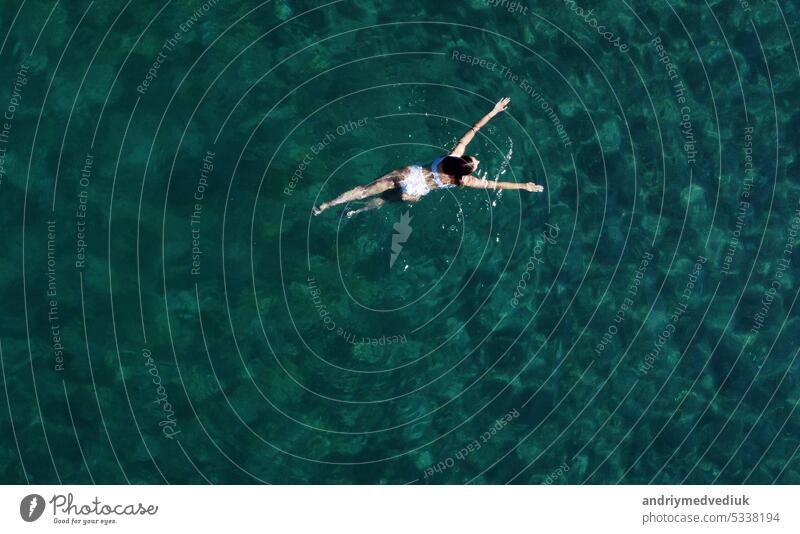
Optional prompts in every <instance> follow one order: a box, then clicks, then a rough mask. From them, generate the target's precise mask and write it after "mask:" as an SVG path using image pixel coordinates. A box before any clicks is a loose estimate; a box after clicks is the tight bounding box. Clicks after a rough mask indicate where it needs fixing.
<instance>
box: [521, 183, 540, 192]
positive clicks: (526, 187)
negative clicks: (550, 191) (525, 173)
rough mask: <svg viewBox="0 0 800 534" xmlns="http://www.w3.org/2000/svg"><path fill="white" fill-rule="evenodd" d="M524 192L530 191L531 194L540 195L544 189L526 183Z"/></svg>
mask: <svg viewBox="0 0 800 534" xmlns="http://www.w3.org/2000/svg"><path fill="white" fill-rule="evenodd" d="M525 190H526V191H530V192H531V193H541V192H542V191H544V187H543V186H541V185H537V184H535V183H533V182H528V183H526V184H525Z"/></svg>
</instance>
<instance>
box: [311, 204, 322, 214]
mask: <svg viewBox="0 0 800 534" xmlns="http://www.w3.org/2000/svg"><path fill="white" fill-rule="evenodd" d="M311 213H313V214H314V215H315V216H316V215H319V214H320V213H322V210H321V209H319V208H318V207H316V206H314V207H313V208H311Z"/></svg>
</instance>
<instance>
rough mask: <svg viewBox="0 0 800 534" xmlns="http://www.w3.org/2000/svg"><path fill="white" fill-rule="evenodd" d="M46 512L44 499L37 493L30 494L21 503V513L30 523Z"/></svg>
mask: <svg viewBox="0 0 800 534" xmlns="http://www.w3.org/2000/svg"><path fill="white" fill-rule="evenodd" d="M42 512H44V499H43V498H42V496H41V495H37V494H35V493H33V494H31V495H28V496H27V497H25V498H24V499H22V502H21V503H20V504H19V515H20V516H22V519H24V520H25V521H27V522H28V523H33V522H34V521H36V520H37V519H39V518H40V517H42Z"/></svg>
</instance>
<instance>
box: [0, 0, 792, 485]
mask: <svg viewBox="0 0 800 534" xmlns="http://www.w3.org/2000/svg"><path fill="white" fill-rule="evenodd" d="M588 10H589V8H588V4H587V6H582V5H581V3H574V2H552V3H549V4H547V5H537V4H534V3H511V2H495V1H492V2H484V1H477V0H473V1H470V2H463V3H443V2H427V3H426V2H422V1H405V2H399V1H392V2H376V1H375V0H369V1H368V0H345V1H334V2H330V3H326V4H315V3H311V2H304V1H288V2H282V1H279V2H275V1H273V2H264V3H256V2H246V3H245V2H227V1H222V0H220V1H219V2H214V1H213V0H209V1H208V2H206V3H205V4H204V3H202V2H198V1H173V2H167V3H165V4H161V3H159V2H142V3H139V2H137V3H130V2H129V3H124V2H94V3H91V2H85V1H80V2H78V1H76V2H58V3H55V2H50V1H47V2H45V1H38V0H28V1H19V0H14V1H6V2H3V3H1V4H0V36H2V37H0V39H2V41H0V42H1V43H2V44H0V58H2V61H1V62H0V72H2V76H0V81H1V82H2V83H0V108H2V110H3V113H6V116H5V118H4V120H3V122H1V123H0V150H2V152H1V153H0V157H2V160H0V161H1V162H2V165H3V167H2V171H3V173H2V175H0V176H1V180H2V181H0V205H2V209H0V217H2V225H3V226H2V227H3V230H4V231H3V237H2V239H3V243H4V247H3V249H4V251H5V252H4V253H3V254H2V255H1V256H0V289H1V290H2V294H1V296H2V302H3V307H2V312H0V317H2V321H0V348H1V349H2V350H1V353H0V363H2V379H3V384H4V389H3V391H2V392H0V404H2V406H0V431H1V432H2V433H1V434H0V435H2V438H3V447H2V449H0V451H1V452H0V454H2V457H0V474H1V478H0V480H2V482H4V483H26V482H30V483H37V484H41V483H57V482H63V483H92V482H96V483H126V482H130V483H166V482H169V483H258V482H268V483H306V482H314V483H393V484H399V483H408V482H412V483H419V484H439V483H451V484H455V483H467V482H472V483H498V484H499V483H506V482H511V483H526V484H539V483H546V484H549V483H554V484H580V483H591V484H611V483H726V484H737V483H764V484H766V483H780V484H786V483H798V482H800V464H799V463H798V459H797V452H798V438H800V429H799V428H798V420H799V419H798V418H799V417H800V413H798V411H797V410H796V407H797V404H798V402H800V382H798V369H799V368H800V363H798V359H797V355H798V347H799V345H798V337H797V336H798V329H797V326H798V314H797V311H796V309H795V307H794V306H795V302H796V299H797V295H798V285H797V283H798V280H799V278H798V277H799V276H800V269H798V264H800V250H796V249H795V247H794V243H795V239H796V236H797V231H798V228H800V211H799V210H800V187H798V185H797V177H798V171H800V166H799V165H800V164H799V163H798V161H799V160H798V150H797V139H798V137H797V131H798V126H800V114H799V113H798V111H797V110H798V103H800V97H798V94H800V82H799V80H800V63H799V62H798V56H797V51H796V47H795V41H797V37H798V35H799V34H800V23H799V22H798V5H797V2H795V1H793V0H792V1H788V2H784V1H781V2H753V3H752V5H751V4H748V3H746V2H693V3H686V2H671V3H670V2H663V3H649V2H641V1H637V2H601V3H599V4H597V5H595V7H594V8H593V10H592V12H591V13H588ZM598 28H599V29H600V30H602V31H599V30H598ZM503 96H509V97H511V99H512V100H511V105H510V107H509V109H508V111H506V112H505V113H504V114H502V115H500V116H498V117H496V118H495V119H494V120H493V121H492V122H491V123H490V124H489V125H488V126H487V127H485V128H484V129H482V130H481V132H480V133H479V134H478V136H477V137H476V139H475V140H474V141H473V143H472V144H471V145H470V147H469V150H468V152H469V153H472V154H476V155H477V156H478V157H479V159H480V160H481V161H482V163H481V169H480V174H481V176H482V177H484V178H486V179H489V180H501V181H535V182H537V183H540V184H543V185H544V187H545V190H544V193H541V194H536V193H528V192H526V191H503V192H497V191H495V190H491V191H484V190H475V189H473V190H466V189H458V190H454V189H450V190H447V191H435V192H432V193H431V194H430V195H428V196H427V197H425V198H424V199H423V200H422V201H421V202H419V203H417V204H414V205H403V204H391V205H387V206H384V207H383V208H381V209H380V210H377V211H371V212H367V213H363V214H359V215H358V216H356V217H354V218H352V219H347V218H345V217H344V216H343V210H338V209H332V210H330V211H328V212H326V213H324V214H323V215H321V216H319V217H311V208H312V206H313V205H315V204H317V203H319V202H321V201H322V200H326V199H329V198H331V197H333V196H336V195H338V194H340V193H341V192H343V191H345V190H347V189H350V188H352V187H355V186H357V185H360V184H364V183H367V182H369V181H371V180H373V179H374V178H376V177H377V176H379V175H381V174H383V173H385V172H387V171H389V170H391V169H394V168H397V167H401V166H404V165H408V164H411V163H414V162H427V161H430V160H431V159H433V158H434V157H436V156H437V155H439V154H441V153H443V152H444V151H446V150H447V149H449V148H450V147H452V146H453V145H454V144H455V142H456V140H457V139H458V138H459V137H460V136H461V135H462V134H463V133H464V132H465V131H466V130H467V128H469V126H470V125H471V124H472V123H473V122H475V121H476V120H478V119H479V118H480V117H481V116H482V115H483V114H484V113H486V112H488V111H489V110H490V109H491V107H492V105H493V104H494V102H495V101H496V100H497V99H499V98H500V97H503Z"/></svg>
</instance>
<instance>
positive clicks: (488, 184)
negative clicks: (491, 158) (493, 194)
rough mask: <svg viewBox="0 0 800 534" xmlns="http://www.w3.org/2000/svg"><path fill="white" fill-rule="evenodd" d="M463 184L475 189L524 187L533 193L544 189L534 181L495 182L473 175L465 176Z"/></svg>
mask: <svg viewBox="0 0 800 534" xmlns="http://www.w3.org/2000/svg"><path fill="white" fill-rule="evenodd" d="M461 185H462V186H464V187H474V188H475V189H524V190H525V191H531V192H532V193H541V192H542V191H544V187H542V186H541V185H538V184H535V183H533V182H522V183H520V182H495V181H493V180H484V179H482V178H475V177H474V176H471V175H470V176H464V177H463V178H462V179H461Z"/></svg>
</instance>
